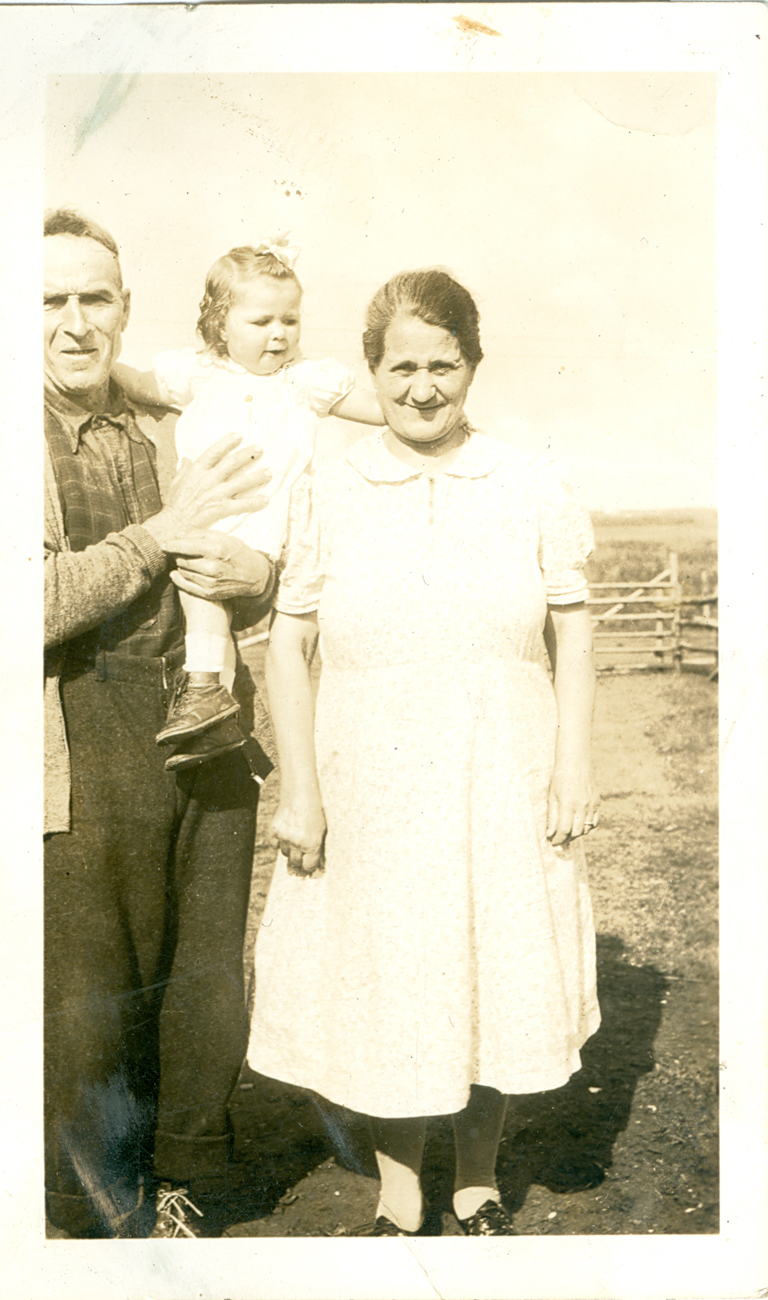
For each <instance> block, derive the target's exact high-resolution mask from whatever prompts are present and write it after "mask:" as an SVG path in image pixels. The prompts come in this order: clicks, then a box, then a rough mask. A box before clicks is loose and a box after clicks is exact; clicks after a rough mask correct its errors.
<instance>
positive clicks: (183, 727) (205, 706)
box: [155, 672, 240, 745]
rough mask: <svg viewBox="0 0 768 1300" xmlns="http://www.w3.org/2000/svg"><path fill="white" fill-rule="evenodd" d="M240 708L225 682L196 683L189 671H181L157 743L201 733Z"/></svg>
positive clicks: (232, 714)
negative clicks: (192, 680)
mask: <svg viewBox="0 0 768 1300" xmlns="http://www.w3.org/2000/svg"><path fill="white" fill-rule="evenodd" d="M239 712H240V705H239V704H238V703H237V702H236V701H235V700H233V698H232V696H231V695H230V693H229V691H228V690H227V688H226V686H221V685H220V684H219V683H218V682H209V683H207V684H206V685H204V686H193V685H192V683H191V682H190V679H189V673H187V672H182V673H179V675H178V677H177V679H176V685H175V687H174V690H173V694H172V696H171V702H170V705H169V706H168V716H167V718H166V720H165V726H164V727H162V728H161V730H160V731H158V733H157V736H156V737H155V739H156V740H157V743H158V745H168V744H173V742H174V741H176V740H185V739H186V738H187V737H188V736H199V735H200V734H201V732H204V731H207V730H208V728H209V727H215V726H216V724H217V723H219V722H224V721H226V719H227V718H233V717H234V716H235V714H237V713H239Z"/></svg>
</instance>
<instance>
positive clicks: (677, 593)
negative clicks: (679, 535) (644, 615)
mask: <svg viewBox="0 0 768 1300" xmlns="http://www.w3.org/2000/svg"><path fill="white" fill-rule="evenodd" d="M669 580H670V582H671V583H672V589H671V595H672V600H673V601H674V610H673V612H672V646H673V650H672V654H673V657H674V663H675V672H676V673H679V672H681V670H682V666H683V647H682V645H681V641H682V639H683V638H682V628H681V626H680V606H681V604H682V599H683V593H682V588H681V587H680V579H679V573H678V566H677V551H670V553H669Z"/></svg>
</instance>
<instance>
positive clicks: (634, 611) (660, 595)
mask: <svg viewBox="0 0 768 1300" xmlns="http://www.w3.org/2000/svg"><path fill="white" fill-rule="evenodd" d="M708 588H709V578H708V575H707V574H702V576H701V594H700V595H698V596H689V595H684V593H683V589H682V586H681V584H680V579H679V575H678V561H677V555H676V553H675V552H674V551H673V552H672V553H671V554H670V557H669V567H668V568H666V569H664V570H663V571H662V572H661V573H657V574H656V577H655V578H651V579H650V580H649V581H647V582H646V581H637V582H593V583H591V584H590V591H591V593H592V594H591V595H590V598H589V601H588V604H589V607H590V610H591V612H592V621H593V634H594V643H595V659H596V661H597V668H598V671H599V672H614V673H622V672H623V673H636V672H644V671H645V672H647V671H653V670H654V669H655V670H660V669H671V670H672V671H673V672H681V671H682V669H683V668H695V669H702V668H703V669H709V670H710V676H711V677H715V676H716V675H717V653H718V647H717V638H718V622H717V592H716V591H710V590H708Z"/></svg>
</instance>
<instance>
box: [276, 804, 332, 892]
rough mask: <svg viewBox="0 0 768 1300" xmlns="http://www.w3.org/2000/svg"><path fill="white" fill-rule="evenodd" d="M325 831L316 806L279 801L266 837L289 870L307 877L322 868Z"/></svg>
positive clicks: (319, 811) (320, 812)
mask: <svg viewBox="0 0 768 1300" xmlns="http://www.w3.org/2000/svg"><path fill="white" fill-rule="evenodd" d="M325 831H326V824H325V813H324V812H323V809H322V806H321V805H320V804H319V803H315V802H312V803H309V802H304V801H302V802H300V801H298V800H293V799H290V798H287V799H286V798H281V800H280V804H279V806H278V809H277V812H276V813H275V818H274V821H273V822H272V831H271V834H270V837H269V838H270V843H272V844H274V845H275V847H276V848H278V849H279V850H280V852H281V853H282V854H283V855H284V857H285V858H286V860H287V863H288V870H289V871H293V872H297V873H299V874H301V875H303V876H311V875H312V873H313V871H318V870H319V869H320V868H321V867H322V866H323V847H324V844H325Z"/></svg>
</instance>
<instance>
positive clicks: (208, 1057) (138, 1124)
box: [45, 660, 258, 1236]
mask: <svg viewBox="0 0 768 1300" xmlns="http://www.w3.org/2000/svg"><path fill="white" fill-rule="evenodd" d="M134 665H135V661H134ZM161 672H162V664H161V661H160V660H144V661H143V666H142V673H143V674H144V678H145V679H144V680H112V679H111V678H110V679H109V680H101V675H100V674H98V673H97V672H96V671H93V670H91V671H87V672H83V673H81V674H80V675H78V676H70V677H66V676H65V677H64V678H63V679H62V684H61V690H62V702H63V706H64V715H65V719H66V724H67V735H68V741H69V746H70V754H71V762H72V829H71V831H70V832H69V833H63V834H55V835H51V836H49V837H48V839H47V842H46V845H45V1128H46V1192H47V1196H46V1205H47V1211H48V1216H49V1218H50V1220H51V1221H52V1222H53V1223H54V1224H56V1225H57V1226H58V1227H61V1228H65V1229H66V1230H67V1231H69V1232H71V1233H73V1234H74V1235H78V1236H81V1235H83V1234H93V1235H106V1236H111V1235H114V1234H118V1235H120V1234H123V1233H124V1234H125V1235H133V1230H132V1228H131V1226H130V1225H131V1212H132V1211H133V1209H134V1207H135V1206H136V1205H137V1195H138V1188H139V1181H140V1177H141V1176H142V1175H143V1174H144V1173H145V1172H147V1171H149V1170H151V1169H152V1168H154V1173H155V1174H156V1175H157V1176H158V1177H159V1178H162V1179H170V1180H173V1181H175V1182H186V1183H189V1182H190V1181H194V1180H195V1179H202V1180H205V1179H206V1178H208V1177H215V1176H216V1175H220V1174H222V1172H223V1170H224V1167H225V1164H226V1160H227V1156H228V1154H229V1148H230V1143H231V1132H230V1126H229V1120H228V1116H227V1102H228V1099H229V1096H230V1094H231V1092H232V1089H233V1088H234V1085H235V1083H236V1080H237V1076H238V1072H239V1070H240V1067H241V1064H242V1061H243V1058H244V1056H245V1051H246V1047H247V1018H246V1009H245V998H244V988H243V967H242V961H243V941H244V935H245V925H246V917H247V911H248V896H249V890H250V881H251V868H252V862H253V845H254V833H255V817H256V803H257V798H258V787H257V786H256V784H255V783H254V782H253V781H252V780H251V778H250V775H249V772H248V769H247V766H246V763H245V761H244V759H243V757H242V755H240V754H238V753H237V752H235V753H233V754H228V755H225V756H224V757H222V758H220V759H217V760H214V761H213V762H209V763H204V764H202V765H200V766H199V767H195V768H191V769H187V771H186V772H185V773H181V774H179V776H178V777H174V776H172V775H169V774H167V773H166V772H165V771H164V767H163V763H164V760H165V758H166V757H167V755H168V752H169V751H168V750H167V749H163V748H161V747H158V746H157V745H156V744H155V733H156V732H157V731H158V730H159V728H160V726H161V725H162V723H163V721H164V716H165V695H166V693H165V691H164V690H163V686H162V679H161ZM117 675H118V676H119V675H120V674H119V671H118V674H117ZM126 675H127V676H128V677H129V678H130V676H131V672H130V670H126Z"/></svg>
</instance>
